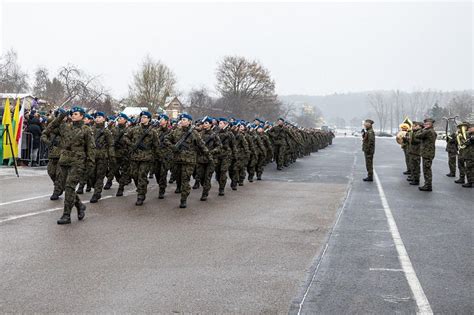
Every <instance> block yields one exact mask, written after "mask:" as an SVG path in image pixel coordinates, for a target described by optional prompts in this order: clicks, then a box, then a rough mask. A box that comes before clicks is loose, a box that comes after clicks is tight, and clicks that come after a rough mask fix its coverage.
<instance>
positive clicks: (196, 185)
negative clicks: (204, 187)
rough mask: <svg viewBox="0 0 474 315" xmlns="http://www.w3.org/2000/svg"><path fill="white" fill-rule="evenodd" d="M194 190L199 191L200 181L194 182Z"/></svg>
mask: <svg viewBox="0 0 474 315" xmlns="http://www.w3.org/2000/svg"><path fill="white" fill-rule="evenodd" d="M193 189H199V181H198V180H196V181H195V182H194V186H193Z"/></svg>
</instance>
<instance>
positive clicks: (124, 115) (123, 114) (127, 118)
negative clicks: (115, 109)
mask: <svg viewBox="0 0 474 315" xmlns="http://www.w3.org/2000/svg"><path fill="white" fill-rule="evenodd" d="M120 117H121V118H124V119H126V120H130V118H129V117H128V116H127V114H125V113H120V114H118V118H120Z"/></svg>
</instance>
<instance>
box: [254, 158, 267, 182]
mask: <svg viewBox="0 0 474 315" xmlns="http://www.w3.org/2000/svg"><path fill="white" fill-rule="evenodd" d="M264 166H265V155H263V154H259V155H258V159H257V163H256V165H255V171H256V172H257V177H261V176H262V174H263V168H264Z"/></svg>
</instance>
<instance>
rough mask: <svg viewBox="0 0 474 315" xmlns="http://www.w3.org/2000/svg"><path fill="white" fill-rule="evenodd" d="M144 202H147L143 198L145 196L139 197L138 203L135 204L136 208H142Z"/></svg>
mask: <svg viewBox="0 0 474 315" xmlns="http://www.w3.org/2000/svg"><path fill="white" fill-rule="evenodd" d="M143 201H145V197H143V196H138V197H137V202H135V205H136V206H141V205H143Z"/></svg>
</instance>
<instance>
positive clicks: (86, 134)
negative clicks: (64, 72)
mask: <svg viewBox="0 0 474 315" xmlns="http://www.w3.org/2000/svg"><path fill="white" fill-rule="evenodd" d="M66 115H67V114H66V113H61V114H59V116H58V117H57V118H56V119H54V120H53V121H52V122H51V129H53V130H56V131H55V132H58V133H59V135H60V137H61V142H60V147H61V156H60V158H59V161H58V164H59V166H60V167H61V171H60V177H61V179H60V181H61V182H62V183H64V184H65V198H64V214H63V216H64V215H67V216H70V214H71V211H72V207H73V206H76V208H77V209H78V210H79V209H80V207H81V206H83V205H82V203H81V200H80V199H79V196H78V195H77V194H76V190H75V189H76V186H77V184H78V183H79V180H80V178H81V177H82V176H83V174H84V171H85V167H86V163H87V164H88V165H92V166H93V165H94V162H95V146H94V138H93V137H92V132H91V129H90V127H88V126H85V125H84V123H83V122H82V121H75V122H72V123H70V124H64V123H61V122H62V121H63V119H64V118H65V117H66Z"/></svg>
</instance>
